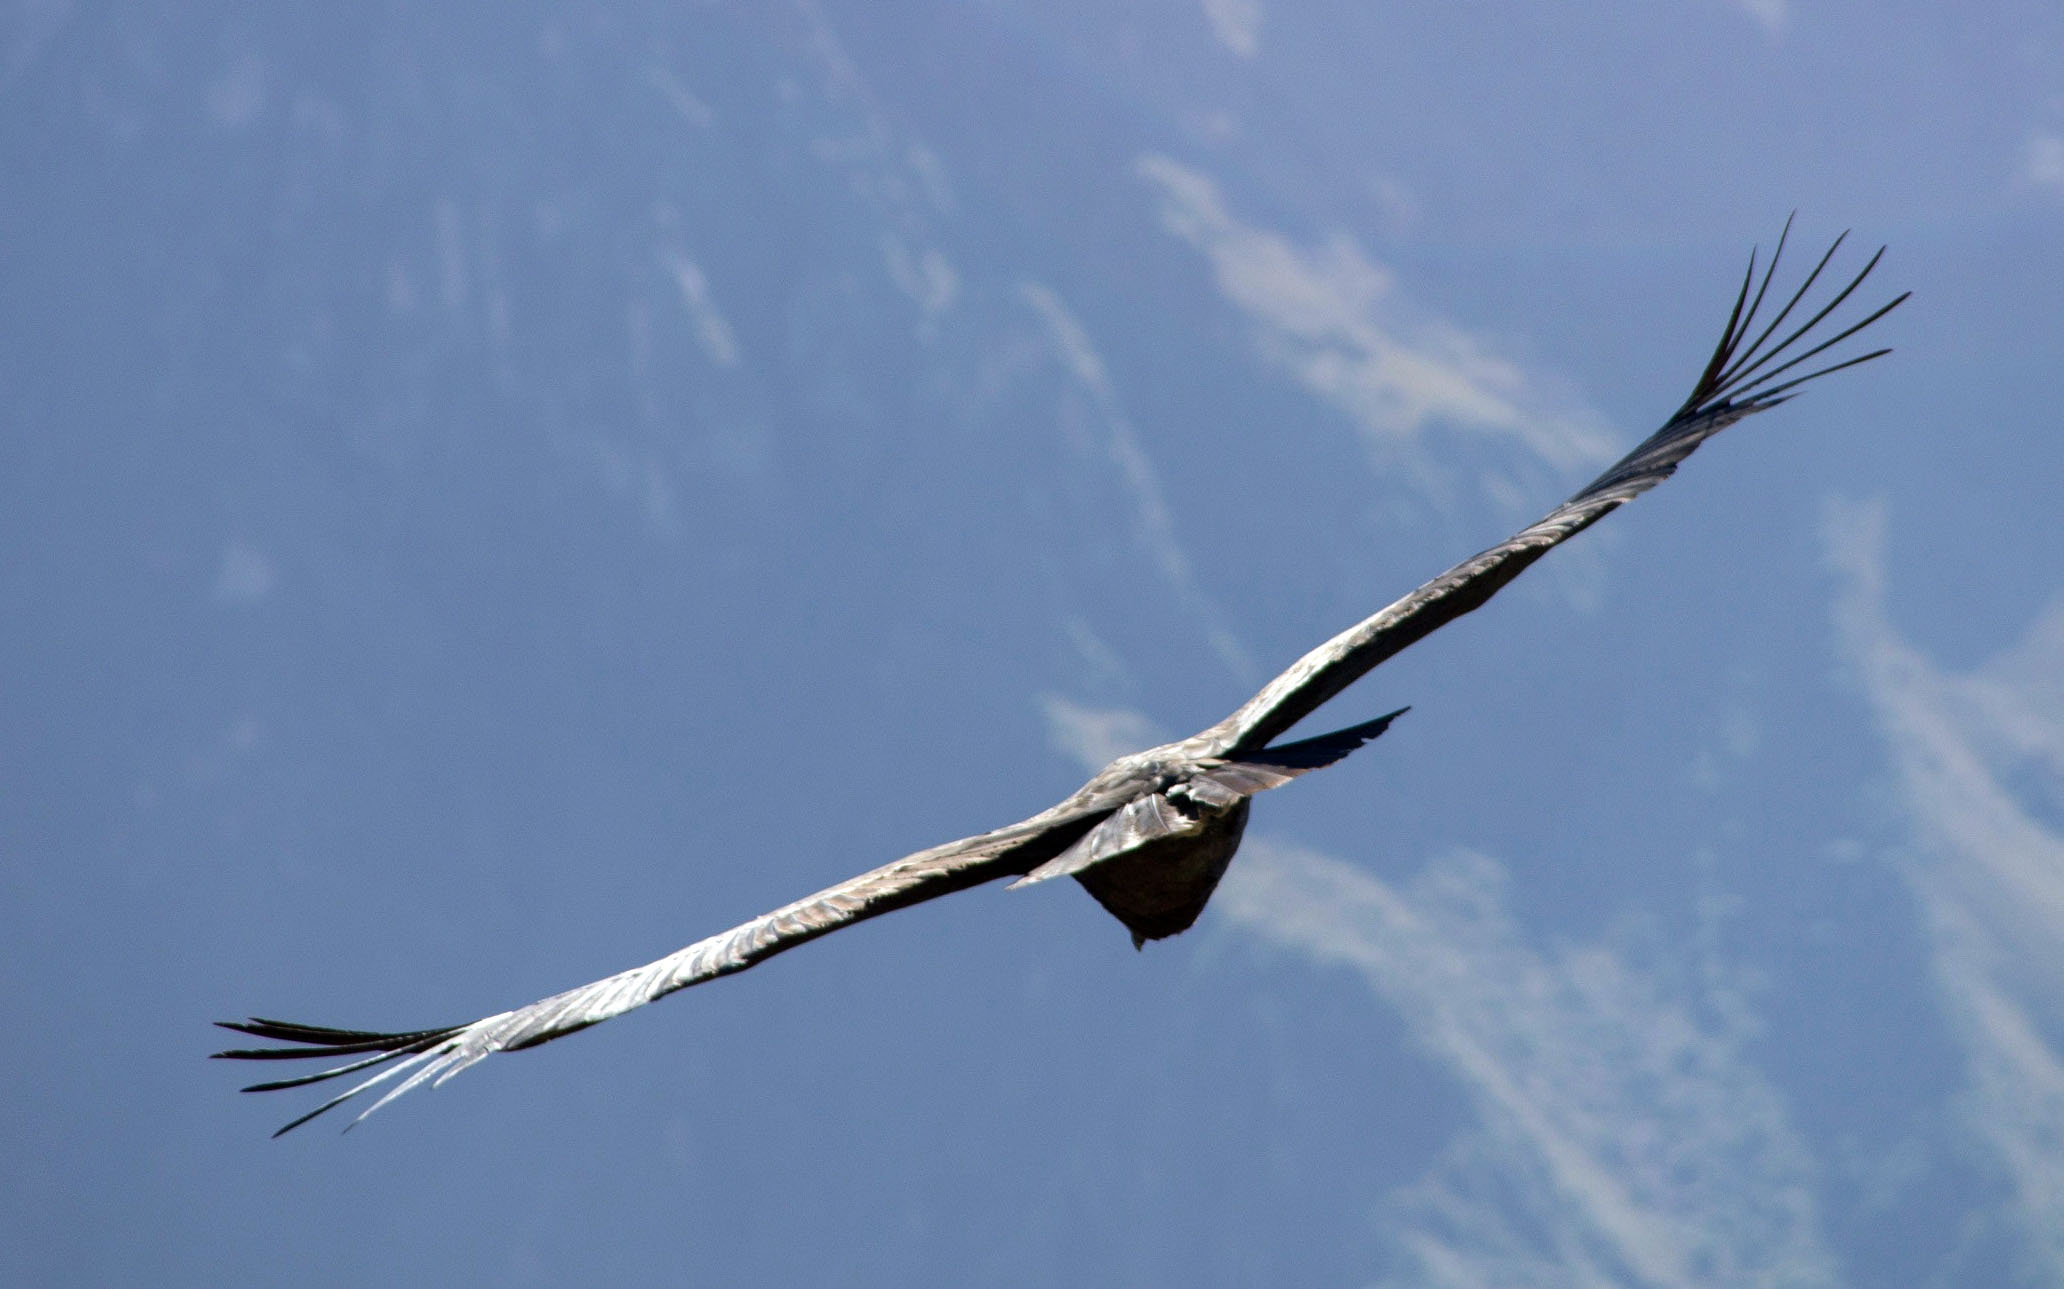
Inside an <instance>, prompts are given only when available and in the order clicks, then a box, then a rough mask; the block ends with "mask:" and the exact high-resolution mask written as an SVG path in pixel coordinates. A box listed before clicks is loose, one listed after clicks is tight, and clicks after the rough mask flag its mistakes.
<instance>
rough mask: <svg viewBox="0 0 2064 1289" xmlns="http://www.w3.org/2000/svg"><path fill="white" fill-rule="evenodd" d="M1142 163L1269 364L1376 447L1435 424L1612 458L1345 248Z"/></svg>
mask: <svg viewBox="0 0 2064 1289" xmlns="http://www.w3.org/2000/svg"><path fill="white" fill-rule="evenodd" d="M1137 165H1138V171H1139V173H1140V174H1141V175H1142V176H1143V177H1144V178H1146V179H1147V180H1148V181H1149V182H1151V183H1152V184H1153V185H1154V186H1155V187H1156V188H1158V189H1159V190H1160V194H1161V220H1162V223H1163V224H1164V225H1165V226H1166V227H1167V229H1168V230H1169V231H1170V232H1171V233H1174V234H1175V235H1176V236H1177V237H1180V238H1181V239H1182V240H1184V241H1185V242H1188V243H1189V244H1190V245H1191V246H1193V247H1195V248H1196V249H1197V250H1198V251H1200V252H1202V253H1203V254H1204V256H1205V257H1206V259H1208V260H1209V261H1210V263H1211V266H1212V270H1213V273H1214V275H1215V276H1216V279H1217V282H1218V287H1219V290H1220V291H1221V292H1222V293H1223V294H1224V295H1225V297H1226V298H1227V299H1228V300H1230V301H1231V302H1232V303H1233V304H1235V305H1237V306H1238V307H1239V308H1240V309H1241V310H1243V311H1244V312H1245V313H1246V314H1247V316H1248V317H1249V318H1250V319H1251V320H1252V321H1253V322H1254V324H1255V329H1256V336H1257V339H1258V341H1259V343H1260V346H1261V349H1262V351H1263V353H1265V354H1266V355H1267V356H1268V357H1269V358H1271V359H1272V360H1274V361H1275V362H1277V363H1279V364H1281V365H1282V366H1283V367H1284V368H1285V369H1287V370H1288V371H1289V372H1290V373H1291V374H1292V375H1293V376H1294V377H1295V378H1296V379H1297V381H1298V382H1299V383H1300V384H1302V385H1303V386H1304V387H1305V388H1306V389H1308V390H1310V391H1311V392H1312V393H1314V394H1316V395H1318V396H1319V397H1321V398H1323V399H1325V400H1326V401H1327V402H1329V403H1331V404H1333V405H1334V406H1336V407H1338V408H1340V409H1341V410H1342V411H1344V412H1346V413H1347V414H1348V415H1349V416H1351V417H1353V418H1354V420H1355V422H1356V423H1357V424H1358V425H1359V426H1361V428H1362V429H1363V430H1364V431H1365V432H1366V433H1367V434H1368V436H1369V437H1370V439H1371V440H1372V441H1373V442H1375V443H1377V444H1378V445H1381V446H1384V447H1388V448H1398V447H1409V446H1410V445H1412V444H1413V443H1415V442H1416V441H1417V440H1418V439H1419V437H1420V436H1421V435H1422V434H1423V433H1424V432H1425V431H1426V430H1427V428H1428V427H1429V426H1432V425H1439V426H1441V427H1443V428H1445V429H1448V430H1451V431H1457V432H1461V433H1466V434H1472V435H1477V436H1482V437H1487V438H1495V439H1504V440H1508V441H1510V442H1513V443H1515V444H1518V445H1519V446H1521V447H1523V448H1524V449H1526V450H1527V451H1528V452H1530V453H1531V454H1533V455H1534V456H1535V457H1537V458H1538V459H1540V460H1541V461H1543V462H1546V463H1547V464H1548V465H1550V466H1551V467H1554V468H1556V469H1558V470H1574V469H1576V468H1579V467H1582V466H1587V465H1592V464H1596V463H1598V462H1602V461H1604V460H1607V459H1608V458H1609V457H1610V456H1611V446H1610V443H1609V442H1608V440H1607V437H1606V435H1605V433H1604V431H1603V427H1602V426H1601V425H1600V424H1599V421H1598V418H1597V417H1596V416H1594V415H1592V414H1591V413H1589V412H1586V411H1584V410H1582V409H1581V408H1577V407H1574V406H1572V405H1571V400H1569V399H1568V398H1566V397H1562V396H1559V395H1557V394H1555V393H1553V392H1551V391H1550V389H1548V388H1547V386H1546V383H1545V382H1543V381H1542V380H1540V379H1539V378H1538V377H1535V376H1532V375H1530V374H1529V373H1528V372H1526V371H1525V370H1524V369H1522V368H1521V367H1520V366H1519V364H1517V363H1516V362H1514V361H1512V360H1511V359H1509V358H1505V357H1503V356H1501V355H1500V354H1499V353H1498V352H1497V349H1496V347H1495V346H1494V345H1492V344H1491V343H1490V342H1488V341H1487V340H1484V339H1482V338H1480V337H1478V336H1475V335H1472V334H1471V333H1469V332H1468V331H1466V330H1465V329H1463V328H1461V327H1459V326H1456V325H1454V324H1452V323H1448V322H1444V321H1441V320H1439V319H1436V318H1432V317H1429V316H1427V315H1426V314H1425V313H1424V312H1423V311H1419V310H1415V309H1414V308H1412V307H1411V306H1410V305H1409V303H1408V302H1407V301H1406V300H1405V299H1404V298H1403V294H1402V292H1400V291H1399V290H1398V288H1397V285H1396V282H1395V281H1394V279H1393V277H1392V275H1391V273H1390V272H1389V270H1387V269H1385V268H1384V267H1383V266H1382V265H1381V264H1378V263H1376V262H1375V261H1373V260H1371V259H1370V258H1369V257H1368V255H1366V254H1365V253H1364V252H1363V251H1362V249H1361V248H1360V247H1359V246H1358V245H1357V244H1356V243H1355V242H1354V241H1353V240H1352V239H1351V238H1349V237H1347V236H1345V235H1344V234H1335V235H1333V236H1332V237H1330V238H1328V239H1327V240H1326V241H1325V242H1324V243H1323V244H1322V245H1318V246H1311V247H1304V246H1299V245H1297V244H1296V243H1294V242H1293V241H1291V239H1289V238H1288V237H1285V236H1283V235H1282V234H1280V233H1276V232H1271V231H1269V230H1267V229H1264V228H1259V227H1256V226H1254V225H1252V224H1248V223H1245V222H1243V221H1241V220H1240V219H1239V218H1238V217H1237V216H1236V215H1234V214H1233V213H1232V212H1231V211H1230V210H1229V209H1228V208H1227V206H1226V203H1225V200H1224V198H1223V196H1222V195H1221V194H1220V192H1219V189H1218V185H1217V184H1216V183H1214V182H1213V181H1212V180H1211V178H1210V177H1209V176H1207V175H1206V174H1204V173H1203V172H1202V171H1199V170H1196V169H1194V168H1192V167H1189V166H1185V165H1182V164H1181V163H1179V162H1176V161H1173V160H1171V159H1169V158H1167V157H1162V156H1146V157H1143V158H1141V159H1140V161H1139V162H1138V163H1137Z"/></svg>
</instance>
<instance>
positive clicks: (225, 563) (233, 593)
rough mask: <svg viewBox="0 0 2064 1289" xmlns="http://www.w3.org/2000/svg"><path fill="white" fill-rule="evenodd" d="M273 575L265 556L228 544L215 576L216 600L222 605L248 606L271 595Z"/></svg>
mask: <svg viewBox="0 0 2064 1289" xmlns="http://www.w3.org/2000/svg"><path fill="white" fill-rule="evenodd" d="M275 577H276V575H275V574H274V572H273V567H272V561H271V560H270V559H268V558H266V555H265V552H264V551H261V550H257V549H255V548H253V547H250V546H246V545H244V544H243V543H242V542H231V543H230V544H229V546H228V547H227V548H226V549H225V550H224V551H223V552H222V563H221V565H220V566H219V567H218V568H217V569H216V572H215V598H216V599H217V600H220V601H221V602H222V603H224V604H249V603H251V602H252V601H253V600H262V599H264V598H265V597H266V595H267V594H269V593H270V592H271V591H272V584H273V582H274V580H275Z"/></svg>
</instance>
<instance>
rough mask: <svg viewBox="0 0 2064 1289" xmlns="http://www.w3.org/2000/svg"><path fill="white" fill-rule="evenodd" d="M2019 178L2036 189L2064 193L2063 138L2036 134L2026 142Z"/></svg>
mask: <svg viewBox="0 0 2064 1289" xmlns="http://www.w3.org/2000/svg"><path fill="white" fill-rule="evenodd" d="M2021 178H2022V180H2023V181H2024V182H2026V183H2030V184H2033V185H2035V186H2036V187H2038V188H2048V189H2049V190H2050V191H2052V192H2056V193H2064V137H2060V136H2058V135H2055V134H2038V135H2036V136H2035V137H2033V138H2031V139H2030V140H2029V141H2028V151H2027V152H2026V154H2025V155H2024V157H2023V159H2022V162H2021Z"/></svg>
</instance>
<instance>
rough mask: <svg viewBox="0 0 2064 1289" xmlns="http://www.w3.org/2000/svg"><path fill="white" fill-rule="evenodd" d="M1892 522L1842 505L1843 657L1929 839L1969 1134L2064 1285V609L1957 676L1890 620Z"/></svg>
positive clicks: (1937, 938) (1837, 557) (1916, 869)
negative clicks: (2063, 807)
mask: <svg viewBox="0 0 2064 1289" xmlns="http://www.w3.org/2000/svg"><path fill="white" fill-rule="evenodd" d="M1885 524H1886V517H1885V511H1884V508H1883V507H1882V506H1880V505H1859V504H1841V505H1836V506H1833V507H1831V508H1830V510H1829V515H1828V521H1827V525H1826V534H1827V546H1828V553H1829V562H1830V564H1831V565H1832V566H1833V567H1834V569H1835V570H1836V572H1838V573H1839V574H1840V575H1841V576H1842V579H1843V588H1842V593H1841V596H1840V599H1839V601H1838V603H1837V606H1836V623H1837V625H1838V627H1839V629H1840V638H1841V644H1842V649H1843V652H1844V654H1845V656H1846V658H1847V660H1848V662H1849V664H1850V666H1851V667H1852V668H1854V670H1855V673H1856V677H1857V679H1858V681H1859V683H1860V684H1861V685H1862V688H1863V691H1864V693H1865V694H1866V695H1867V696H1868V698H1869V700H1870V703H1871V705H1872V708H1873V709H1874V710H1875V712H1876V715H1877V718H1878V724H1879V728H1880V730H1881V732H1882V734H1883V736H1884V739H1885V743H1886V746H1887V749H1888V751H1889V752H1890V755H1891V760H1892V770H1893V774H1894V776H1895V779H1896V782H1897V787H1898V791H1897V794H1896V796H1897V800H1898V801H1899V802H1900V803H1901V805H1902V806H1903V807H1904V808H1905V810H1906V811H1907V812H1908V814H1909V815H1910V816H1911V818H1912V822H1913V825H1914V827H1915V831H1916V834H1917V841H1918V842H1919V845H1918V847H1917V848H1916V857H1915V858H1914V859H1913V860H1912V861H1911V862H1910V863H1909V864H1908V866H1907V872H1908V877H1909V880H1910V881H1911V883H1912V886H1913V890H1914V893H1915V896H1916V898H1917V899H1918V901H1919V904H1920V907H1921V910H1922V913H1923V915H1924V917H1925V920H1926V923H1927V926H1928V929H1929V931H1930V934H1931V937H1932V940H1933V949H1934V964H1933V965H1934V969H1935V975H1936V985H1937V989H1938V992H1939V995H1940V997H1941V999H1942V1003H1943V1007H1944V1010H1945V1012H1946V1013H1947V1014H1948V1016H1949V1018H1950V1020H1951V1023H1952V1024H1953V1026H1954V1027H1955V1030H1956V1033H1957V1035H1958V1038H1959V1040H1960V1041H1961V1042H1962V1044H1963V1046H1964V1049H1965V1054H1966V1067H1967V1072H1968V1079H1969V1089H1968V1095H1967V1097H1966V1098H1965V1101H1964V1104H1965V1105H1966V1107H1967V1108H1968V1113H1969V1118H1970V1123H1971V1127H1972V1130H1973V1132H1974V1133H1975V1134H1976V1136H1977V1137H1978V1138H1979V1140H1980V1141H1982V1142H1983V1143H1985V1144H1986V1146H1988V1147H1989V1148H1990V1149H1991V1150H1992V1152H1993V1153H1994V1155H1995V1157H1996V1158H1997V1159H1998V1160H1999V1162H2000V1164H2001V1165H2002V1167H2003V1168H2004V1170H2005V1172H2006V1174H2007V1176H2008V1177H2009V1178H2010V1180H2011V1183H2012V1187H2013V1193H2014V1205H2015V1209H2016V1216H2017V1217H2018V1219H2019V1223H2020V1226H2021V1227H2022V1229H2023V1231H2024V1232H2025V1234H2026V1238H2027V1241H2028V1244H2029V1247H2030V1250H2031V1256H2033V1257H2034V1258H2036V1259H2037V1260H2039V1262H2040V1263H2041V1265H2042V1267H2043V1268H2044V1272H2045V1274H2046V1276H2047V1277H2048V1278H2050V1279H2053V1280H2064V1062H2060V1060H2059V1057H2058V1052H2059V1039H2060V1037H2064V836H2060V835H2059V832H2058V830H2057V828H2056V826H2055V824H2054V822H2053V821H2054V819H2055V818H2056V817H2057V815H2056V810H2057V806H2058V804H2059V803H2060V802H2064V679H2060V678H2064V603H2059V604H2054V605H2052V607H2051V608H2050V610H2049V612H2047V613H2046V614H2044V615H2043V616H2042V618H2041V619H2040V620H2039V621H2038V622H2037V623H2036V624H2035V626H2034V627H2033V629H2031V630H2030V632H2029V633H2028V635H2027V636H2026V637H2025V638H2024V639H2023V640H2022V641H2021V642H2020V643H2019V644H2017V645H2016V646H2014V647H2013V648H2011V649H2009V650H2008V651H2006V652H2005V653H2004V654H2002V655H2001V656H2000V657H1999V658H1997V659H1995V660H1993V661H1991V662H1989V663H1987V664H1985V665H1984V666H1982V667H1980V668H1978V669H1977V670H1976V671H1974V672H1972V673H1970V674H1968V675H1957V674H1953V673H1948V672H1945V671H1943V670H1942V669H1940V668H1938V667H1937V666H1936V665H1935V664H1934V663H1933V662H1932V661H1930V660H1929V659H1928V658H1926V657H1925V656H1923V655H1922V654H1921V653H1920V652H1919V651H1918V650H1916V649H1914V648H1913V647H1912V646H1911V645H1909V644H1908V643H1907V642H1906V641H1905V640H1904V639H1902V638H1901V637H1900V635H1899V633H1898V632H1897V631H1896V630H1895V629H1894V628H1893V626H1892V625H1891V623H1890V622H1889V621H1888V619H1887V617H1886V613H1885V599H1884V597H1885V574H1884V568H1885V556H1884V534H1885ZM2045 810H2047V811H2048V812H2049V817H2050V820H2051V822H2046V821H2045V819H2044V818H2043V817H2042V812H2043V811H2045Z"/></svg>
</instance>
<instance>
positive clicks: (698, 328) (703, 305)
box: [659, 247, 738, 367]
mask: <svg viewBox="0 0 2064 1289" xmlns="http://www.w3.org/2000/svg"><path fill="white" fill-rule="evenodd" d="M659 259H660V263H662V264H664V265H665V266H666V270H667V273H668V274H669V275H670V276H671V277H672V278H673V279H674V285H675V286H678V287H679V288H680V289H681V303H682V304H684V305H686V306H687V309H688V317H689V319H690V320H691V321H693V322H694V323H695V342H696V343H697V344H699V345H701V346H702V352H703V355H704V356H705V357H707V358H708V359H709V360H710V362H711V363H713V364H715V365H716V366H718V367H736V366H737V365H738V339H737V337H736V336H735V335H734V334H733V333H732V330H731V324H730V323H729V322H728V321H726V320H725V318H724V315H723V314H721V313H719V312H718V311H717V306H716V303H715V302H714V301H712V300H711V299H710V289H709V279H708V278H706V277H704V276H703V272H702V266H701V265H699V264H697V263H696V262H695V261H694V260H691V259H689V258H688V257H687V256H686V255H683V254H681V252H679V251H677V250H674V249H672V248H670V247H669V248H665V249H662V250H661V251H660V253H659Z"/></svg>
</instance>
